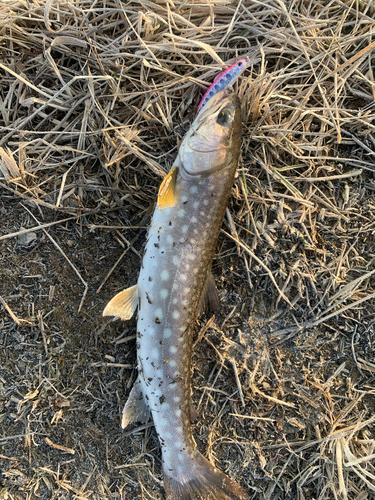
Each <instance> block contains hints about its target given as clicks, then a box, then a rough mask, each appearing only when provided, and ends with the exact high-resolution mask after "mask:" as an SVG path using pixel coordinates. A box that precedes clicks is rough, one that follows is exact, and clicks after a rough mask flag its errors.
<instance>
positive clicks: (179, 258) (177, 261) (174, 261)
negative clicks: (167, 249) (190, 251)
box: [172, 255, 181, 266]
mask: <svg viewBox="0 0 375 500" xmlns="http://www.w3.org/2000/svg"><path fill="white" fill-rule="evenodd" d="M172 262H173V264H174V265H175V266H178V265H179V263H180V262H181V257H179V256H178V255H174V256H173V257H172Z"/></svg>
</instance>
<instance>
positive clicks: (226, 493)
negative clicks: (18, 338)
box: [103, 88, 249, 500]
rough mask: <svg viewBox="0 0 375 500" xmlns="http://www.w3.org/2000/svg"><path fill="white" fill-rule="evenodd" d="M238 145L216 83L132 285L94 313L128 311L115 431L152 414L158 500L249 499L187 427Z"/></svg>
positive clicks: (236, 113)
mask: <svg viewBox="0 0 375 500" xmlns="http://www.w3.org/2000/svg"><path fill="white" fill-rule="evenodd" d="M240 148H241V105H240V100H239V98H238V96H237V95H236V94H235V93H234V92H233V91H232V90H231V89H229V88H226V89H224V90H220V91H218V92H216V93H215V94H214V95H213V96H212V97H211V98H210V99H209V100H208V101H207V103H206V104H205V105H204V106H203V107H202V109H201V110H200V112H199V114H198V115H197V116H196V118H195V120H194V121H193V123H192V125H191V127H190V129H189V131H188V132H187V134H186V136H185V137H184V139H183V141H182V143H181V146H180V148H179V151H178V154H177V158H176V160H175V162H174V163H173V167H172V168H171V170H170V172H169V173H168V175H167V176H166V177H165V178H164V179H163V181H162V183H161V185H160V188H159V192H158V199H157V203H156V206H155V209H154V213H153V217H152V222H151V226H150V227H149V231H148V236H147V242H146V247H145V252H144V256H143V261H142V266H141V270H140V274H139V278H138V283H137V284H135V285H133V286H132V287H130V288H128V289H126V290H124V291H122V292H120V293H119V294H117V295H116V296H115V297H114V298H113V299H112V300H111V301H110V302H109V303H108V304H107V306H106V308H105V309H104V312H103V315H104V316H117V317H120V318H122V319H124V320H128V319H130V318H131V317H132V316H133V314H134V312H135V310H136V308H137V307H138V319H137V334H136V337H137V362H138V378H137V379H136V381H135V383H134V386H133V388H132V390H131V392H130V395H129V398H128V400H127V402H126V404H125V407H124V410H123V415H122V427H123V428H125V427H127V426H128V425H129V424H131V423H134V422H147V421H148V419H149V416H150V413H151V414H152V418H153V421H154V425H155V429H156V432H157V434H158V437H159V441H160V446H161V451H162V464H163V476H164V485H165V491H166V498H167V500H199V499H200V500H210V499H211V500H248V498H249V497H248V495H247V494H246V492H245V491H244V490H243V488H242V487H241V486H240V485H239V484H238V483H236V482H235V481H233V480H232V479H230V478H229V477H228V476H226V475H225V474H224V473H222V472H221V471H220V470H219V469H217V468H216V467H215V466H213V465H212V464H211V463H210V462H209V461H208V460H207V459H206V458H205V457H204V456H203V455H202V454H201V453H200V452H199V451H198V450H197V447H196V443H195V441H194V438H193V436H192V431H191V423H190V415H191V411H192V410H191V401H190V399H191V398H190V392H191V383H190V378H191V357H192V339H193V333H194V324H195V321H196V318H197V317H198V315H199V314H201V313H203V312H204V311H207V310H215V309H217V308H218V305H219V298H218V293H217V290H216V287H215V282H214V279H213V277H212V274H211V264H212V260H213V256H214V252H215V247H216V243H217V239H218V236H219V232H220V228H221V224H222V221H223V218H224V214H225V210H226V207H227V204H228V199H229V196H230V193H231V189H232V185H233V180H234V175H235V171H236V168H237V165H238V160H239V154H240Z"/></svg>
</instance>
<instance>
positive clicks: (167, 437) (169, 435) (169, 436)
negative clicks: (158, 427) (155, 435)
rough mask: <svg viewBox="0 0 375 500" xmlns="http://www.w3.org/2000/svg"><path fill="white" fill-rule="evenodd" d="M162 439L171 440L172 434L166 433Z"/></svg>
mask: <svg viewBox="0 0 375 500" xmlns="http://www.w3.org/2000/svg"><path fill="white" fill-rule="evenodd" d="M162 437H163V438H165V439H171V438H172V434H171V433H170V432H169V431H165V432H164V433H163V436H162Z"/></svg>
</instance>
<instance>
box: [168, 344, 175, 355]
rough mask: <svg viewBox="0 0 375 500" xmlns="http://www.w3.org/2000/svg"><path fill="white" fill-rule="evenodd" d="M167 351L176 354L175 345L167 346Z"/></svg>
mask: <svg viewBox="0 0 375 500" xmlns="http://www.w3.org/2000/svg"><path fill="white" fill-rule="evenodd" d="M169 352H170V353H171V354H176V352H177V347H176V346H174V345H171V347H170V348H169Z"/></svg>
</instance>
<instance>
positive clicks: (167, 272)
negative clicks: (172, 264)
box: [160, 269, 169, 281]
mask: <svg viewBox="0 0 375 500" xmlns="http://www.w3.org/2000/svg"><path fill="white" fill-rule="evenodd" d="M160 278H161V279H162V280H163V281H167V279H168V278H169V271H168V269H164V271H162V272H161V274H160Z"/></svg>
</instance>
